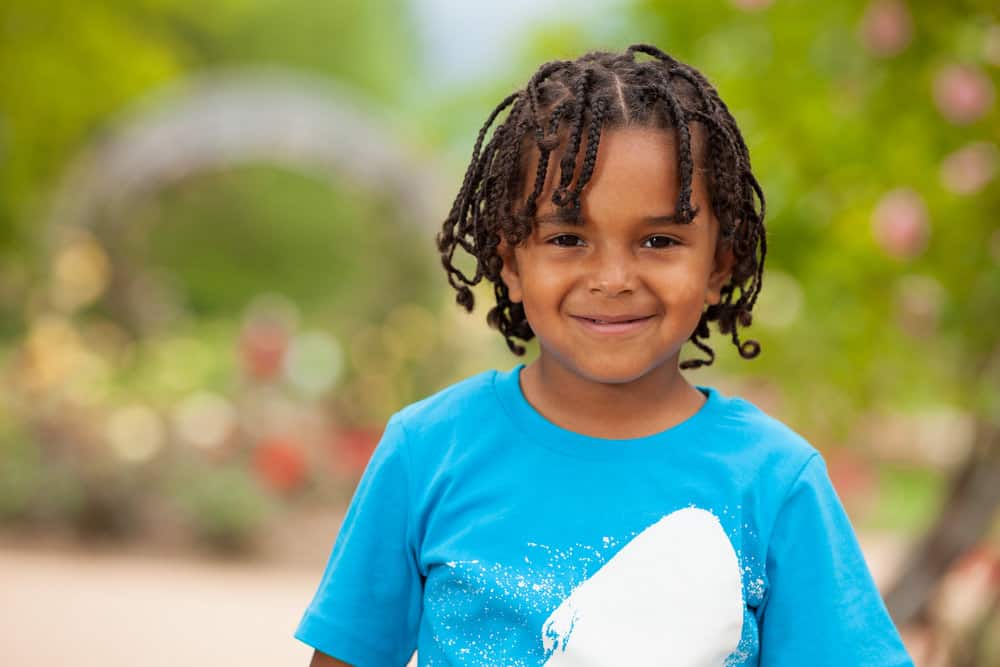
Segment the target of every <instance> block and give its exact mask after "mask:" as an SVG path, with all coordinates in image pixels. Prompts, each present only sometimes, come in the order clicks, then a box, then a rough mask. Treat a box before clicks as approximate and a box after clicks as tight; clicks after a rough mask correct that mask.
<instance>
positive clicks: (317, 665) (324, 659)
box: [309, 651, 351, 667]
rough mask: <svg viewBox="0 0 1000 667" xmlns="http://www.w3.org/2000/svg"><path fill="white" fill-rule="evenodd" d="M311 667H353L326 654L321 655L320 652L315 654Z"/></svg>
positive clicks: (310, 663)
mask: <svg viewBox="0 0 1000 667" xmlns="http://www.w3.org/2000/svg"><path fill="white" fill-rule="evenodd" d="M309 667H351V666H350V665H348V664H347V663H346V662H341V661H340V660H337V659H336V658H331V657H330V656H328V655H327V654H326V653H320V652H319V651H314V652H313V657H312V660H311V661H310V662H309Z"/></svg>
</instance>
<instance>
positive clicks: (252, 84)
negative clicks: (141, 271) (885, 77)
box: [45, 68, 445, 290]
mask: <svg viewBox="0 0 1000 667" xmlns="http://www.w3.org/2000/svg"><path fill="white" fill-rule="evenodd" d="M398 134H399V133H398V132H396V131H394V130H393V129H392V123H391V122H389V121H388V120H387V119H386V116H385V114H384V113H382V112H380V111H379V110H378V109H377V108H375V107H373V106H372V105H371V104H370V103H367V102H365V101H363V100H362V99H361V97H360V96H359V95H357V94H356V93H352V92H351V91H349V90H347V89H345V88H344V87H342V86H339V85H337V84H336V83H334V82H332V81H331V80H329V79H326V78H322V77H319V76H314V75H308V74H303V73H301V72H296V71H290V70H284V69H281V68H253V69H229V70H216V71H210V72H207V73H204V74H201V75H199V76H196V77H193V78H189V79H185V80H184V81H181V82H179V83H176V84H172V85H169V86H167V87H165V88H163V89H160V90H158V91H157V92H155V93H154V94H152V95H150V96H148V97H146V98H145V99H144V100H142V101H141V102H140V103H138V104H136V105H134V106H133V107H131V108H130V109H129V110H128V111H126V112H125V113H124V114H123V115H122V116H121V117H120V118H119V119H118V120H117V121H116V122H114V123H112V125H111V127H110V129H109V130H108V131H106V132H104V133H103V134H102V136H101V137H99V138H98V139H97V140H95V141H94V142H93V143H92V144H91V145H90V146H89V147H87V148H86V149H85V150H84V151H83V152H82V154H81V155H80V156H79V157H78V158H77V159H75V160H74V161H73V162H72V163H71V165H70V167H69V169H68V170H67V173H66V176H65V178H64V179H63V180H62V182H61V183H60V184H59V187H58V188H57V190H56V192H55V195H54V197H53V199H52V206H51V208H50V209H49V214H48V219H47V220H46V221H45V223H46V233H47V238H46V241H47V245H48V253H49V256H50V257H55V256H56V255H57V253H58V251H59V250H60V248H61V247H63V244H64V243H66V242H72V241H73V240H74V238H76V236H77V235H76V234H74V233H73V232H74V231H75V230H77V229H80V228H90V229H92V230H94V231H97V229H98V228H99V227H100V228H102V229H101V233H100V235H106V234H108V233H111V234H113V233H114V232H113V229H108V228H104V226H105V225H107V226H110V227H114V226H116V225H120V224H124V223H125V222H126V216H122V215H119V213H120V212H121V211H123V209H124V208H125V207H126V206H127V205H128V204H129V203H130V202H135V201H137V200H141V199H142V198H143V197H145V196H149V195H151V194H153V193H155V192H157V191H158V190H160V189H162V188H164V187H167V186H169V185H170V184H172V183H176V182H178V181H181V180H183V179H185V178H188V177H190V176H191V175H193V174H195V173H197V172H200V171H210V170H215V169H221V168H226V167H231V166H235V165H240V164H252V163H258V164H271V165H277V166H284V167H288V168H291V169H294V170H297V171H302V172H307V173H313V174H318V175H320V176H322V175H323V174H330V175H331V176H332V175H336V176H338V177H339V178H342V179H345V180H347V181H349V182H353V183H355V184H357V185H359V186H361V187H362V188H364V189H368V190H370V191H373V192H378V193H381V194H383V195H384V196H386V197H388V198H389V199H390V200H392V201H395V202H396V203H397V206H396V210H397V211H399V220H398V222H399V223H400V224H406V223H413V224H417V225H423V226H427V227H429V228H433V227H435V226H437V225H438V224H439V219H443V216H444V213H445V211H444V210H443V209H441V208H440V207H439V203H440V202H443V201H444V198H443V193H444V190H443V188H442V185H441V183H442V179H440V177H439V174H440V172H441V170H439V169H438V168H437V167H436V166H435V164H434V162H433V161H432V160H428V159H427V157H426V156H419V157H418V156H416V155H414V154H412V153H411V152H410V151H409V150H408V149H407V148H406V144H405V141H402V140H400V139H399V138H398ZM125 262H127V260H126V259H125V258H120V257H119V258H114V257H112V264H113V265H116V266H117V268H123V267H122V266H121V264H122V263H125ZM133 268H136V267H133ZM114 289H115V288H114V287H112V290H114Z"/></svg>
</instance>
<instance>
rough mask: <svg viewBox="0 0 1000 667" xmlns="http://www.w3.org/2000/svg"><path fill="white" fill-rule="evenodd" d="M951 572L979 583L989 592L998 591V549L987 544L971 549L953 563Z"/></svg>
mask: <svg viewBox="0 0 1000 667" xmlns="http://www.w3.org/2000/svg"><path fill="white" fill-rule="evenodd" d="M952 572H954V573H955V574H956V575H957V576H967V577H972V578H973V579H975V580H977V581H981V582H982V583H983V584H985V585H986V586H987V587H988V588H989V589H990V590H991V591H995V590H998V589H1000V547H997V546H994V545H991V544H987V543H982V544H979V545H977V546H975V547H973V549H972V550H971V551H969V552H968V553H967V554H965V555H964V556H962V557H961V558H960V559H959V560H958V562H957V563H955V565H954V566H953V568H952Z"/></svg>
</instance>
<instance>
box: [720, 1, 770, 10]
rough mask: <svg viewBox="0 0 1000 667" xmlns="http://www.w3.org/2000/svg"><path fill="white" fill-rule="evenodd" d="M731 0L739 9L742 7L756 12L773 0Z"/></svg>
mask: <svg viewBox="0 0 1000 667" xmlns="http://www.w3.org/2000/svg"><path fill="white" fill-rule="evenodd" d="M730 2H732V5H733V7H736V8H737V9H742V10H743V11H746V12H755V11H757V10H760V9H765V8H766V7H768V6H769V5H770V4H771V2H772V0H730Z"/></svg>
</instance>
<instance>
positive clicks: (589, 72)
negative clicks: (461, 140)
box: [436, 44, 767, 369]
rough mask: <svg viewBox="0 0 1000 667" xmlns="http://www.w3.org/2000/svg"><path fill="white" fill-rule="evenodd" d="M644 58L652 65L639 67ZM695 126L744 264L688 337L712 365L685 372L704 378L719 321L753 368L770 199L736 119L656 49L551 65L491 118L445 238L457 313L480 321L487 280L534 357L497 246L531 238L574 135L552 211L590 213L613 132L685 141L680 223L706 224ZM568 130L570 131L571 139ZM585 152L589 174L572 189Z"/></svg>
mask: <svg viewBox="0 0 1000 667" xmlns="http://www.w3.org/2000/svg"><path fill="white" fill-rule="evenodd" d="M640 53H641V54H645V55H647V56H651V57H652V59H649V60H637V59H636V55H637V54H640ZM508 107H509V108H510V111H509V113H508V114H507V116H506V118H505V119H504V120H503V122H502V123H500V124H499V125H498V126H497V128H496V129H495V130H494V132H493V135H492V136H491V137H490V140H489V141H488V142H487V143H486V145H485V147H484V146H483V142H484V141H485V139H486V135H487V134H488V132H489V129H490V127H491V126H492V125H493V123H494V121H495V120H496V119H497V117H498V116H499V115H500V114H501V113H502V112H503V111H504V110H505V109H507V108H508ZM691 123H698V124H699V125H700V126H701V127H702V128H703V129H704V131H705V139H704V161H705V162H706V163H707V164H706V170H705V171H706V174H707V177H708V179H707V186H708V191H709V199H710V202H711V206H712V210H713V211H714V213H715V215H716V217H717V219H718V220H719V223H720V228H721V234H720V241H719V242H720V243H727V244H730V245H731V248H732V251H733V255H734V258H735V263H734V266H733V271H732V275H731V277H730V279H729V282H728V283H727V284H726V285H725V286H723V288H722V290H721V299H720V301H719V303H717V304H713V305H710V306H708V307H707V308H706V309H705V311H704V312H703V313H702V316H701V320H700V321H699V322H698V326H697V327H695V330H694V332H692V334H691V336H690V338H689V340H690V341H691V343H692V344H693V345H694V346H695V347H697V348H698V349H699V350H701V351H702V352H704V353H705V354H706V355H707V358H705V359H689V360H687V361H684V362H682V363H681V364H680V367H681V368H685V369H687V368H698V367H700V366H707V365H710V364H711V363H712V362H713V361H714V359H715V352H714V351H713V350H712V348H711V347H710V346H709V345H708V343H707V342H706V341H707V339H708V338H709V334H710V332H709V327H708V324H709V322H717V325H718V328H719V331H720V332H721V333H723V334H729V335H730V338H731V339H732V342H733V345H735V346H736V349H737V350H738V351H739V353H740V356H741V357H743V358H744V359H752V358H754V357H756V356H757V355H758V354H760V344H759V343H758V342H757V341H754V340H746V341H741V340H740V336H739V328H740V327H748V326H750V324H751V322H752V321H753V320H752V316H751V311H752V310H753V307H754V304H755V303H756V302H757V296H758V295H759V294H760V288H761V281H762V278H763V270H764V258H765V257H766V255H767V240H766V236H765V230H764V213H765V202H764V193H763V191H762V189H761V187H760V184H759V183H758V182H757V179H756V178H755V177H754V175H753V173H752V172H751V169H750V154H749V152H748V150H747V146H746V143H745V142H744V140H743V136H742V135H741V134H740V131H739V128H738V127H737V126H736V121H735V119H734V118H733V116H732V114H731V113H730V112H729V109H728V107H727V106H726V104H725V103H724V102H723V101H722V99H721V98H720V97H719V94H718V92H717V91H716V89H715V88H714V87H713V86H712V85H711V84H710V83H709V82H708V80H707V79H706V78H705V77H704V76H703V75H702V74H701V73H700V72H698V71H697V70H696V69H694V68H693V67H691V66H689V65H686V64H684V63H682V62H680V61H678V60H676V59H675V58H673V57H671V56H670V55H668V54H666V53H664V52H663V51H661V50H659V49H658V48H656V47H655V46H651V45H648V44H634V45H632V46H630V47H628V48H627V49H626V50H625V51H624V53H612V52H607V51H592V52H590V53H587V54H585V55H583V56H581V57H580V58H578V59H576V60H574V61H568V60H557V61H552V62H548V63H545V64H543V65H542V66H541V67H540V68H539V69H538V70H537V71H536V72H535V74H534V75H533V76H532V77H531V79H530V80H529V81H528V84H527V85H526V86H525V88H523V89H521V90H518V91H516V92H514V93H512V94H510V95H509V96H507V97H506V98H505V99H504V100H503V101H502V102H500V104H498V105H497V107H496V108H495V109H494V110H493V111H492V113H490V115H489V117H488V118H487V119H486V123H485V124H484V125H483V127H482V129H481V130H480V131H479V136H478V137H477V138H476V143H475V146H474V147H473V150H472V160H471V161H470V163H469V166H468V169H467V170H466V173H465V178H464V180H463V181H462V187H461V189H460V190H459V192H458V196H457V197H456V198H455V202H454V204H453V205H452V208H451V212H450V213H449V214H448V217H447V218H446V219H445V221H444V224H443V226H442V229H441V232H440V233H438V235H437V237H436V241H437V247H438V250H439V251H440V252H441V262H442V265H443V266H444V269H445V271H446V272H447V276H448V282H449V284H450V285H451V286H452V287H453V288H454V289H455V291H456V292H457V295H456V299H455V300H456V302H457V303H458V304H460V305H461V306H463V307H464V308H465V309H466V310H467V311H472V309H473V306H474V303H475V300H474V297H473V294H472V290H471V289H470V286H473V285H476V284H478V283H479V282H480V281H481V280H482V279H483V278H485V279H486V280H489V281H490V282H492V283H493V286H494V295H495V297H496V306H494V307H493V308H491V309H490V311H489V313H488V314H487V317H486V319H487V322H488V323H489V325H490V326H491V327H493V328H495V329H497V330H499V331H500V333H501V334H503V337H504V340H505V341H506V342H507V346H508V348H509V349H510V350H511V351H512V352H513V353H514V354H516V355H523V354H524V352H525V348H524V346H523V345H520V344H518V343H517V342H515V340H514V339H520V340H522V341H529V340H531V339H532V338H534V335H535V334H534V332H533V331H532V330H531V326H530V325H529V324H528V321H527V319H526V317H525V313H524V307H523V305H522V304H521V303H515V302H512V301H511V300H510V297H509V293H508V291H507V286H506V285H505V284H504V282H503V280H502V279H501V276H500V271H501V269H502V267H503V260H502V259H501V257H500V255H499V252H498V247H499V245H500V241H501V237H502V238H503V239H505V240H506V241H507V242H508V243H510V244H512V245H517V244H519V243H520V242H521V241H523V240H524V239H525V238H526V237H527V236H529V235H530V234H531V229H532V224H533V221H534V216H535V213H536V211H537V206H538V198H539V197H540V196H541V193H542V189H543V187H544V183H545V179H546V175H547V173H548V170H549V161H550V157H551V155H552V153H553V152H555V150H556V149H557V148H558V147H559V146H560V144H561V135H565V143H566V148H565V150H564V151H563V154H562V157H561V159H560V162H559V165H558V168H559V179H558V182H557V185H556V188H555V191H554V192H553V194H552V203H553V204H554V205H555V206H557V207H558V208H560V209H564V210H565V212H566V213H567V214H570V215H571V216H572V215H577V214H578V213H579V209H580V198H581V195H582V193H583V189H584V188H585V187H586V185H587V183H588V182H589V181H590V178H591V176H592V175H593V171H594V164H595V163H596V161H597V151H598V147H599V145H600V140H601V133H602V130H603V129H613V128H617V127H624V126H645V127H653V128H658V129H665V130H669V129H672V130H674V131H675V132H676V135H677V160H678V166H679V169H678V175H679V181H680V183H679V187H678V195H677V203H676V209H675V216H676V218H677V220H679V221H680V222H682V223H690V222H691V221H692V220H693V219H694V218H695V217H696V216H697V214H698V209H697V208H696V207H695V206H693V205H692V203H691V190H692V179H693V174H694V170H695V155H694V153H693V146H692V142H693V134H692V132H691V127H690V124H691ZM563 125H565V131H564V132H562V133H560V127H563ZM585 134H586V141H585V144H584V143H583V141H584V135H585ZM532 142H533V143H534V147H535V148H536V149H537V151H538V156H539V160H538V166H537V168H536V170H535V173H534V183H533V184H532V188H531V191H530V193H529V194H528V197H527V200H526V201H525V203H524V204H523V206H520V207H518V204H517V201H518V195H519V193H521V192H522V188H523V187H524V185H525V180H524V179H526V178H528V177H529V175H528V174H526V173H525V171H526V169H525V167H524V164H525V157H526V155H527V154H528V153H529V149H530V148H531V147H532ZM581 144H583V146H582V148H583V150H582V152H583V164H582V165H581V167H580V173H579V175H578V176H577V183H576V185H575V187H571V186H572V181H573V175H574V173H575V172H576V167H577V162H578V160H579V159H580V153H581ZM758 204H759V206H758ZM459 246H461V247H462V249H463V250H465V251H466V252H467V253H468V254H470V255H471V256H472V257H474V258H475V259H476V273H475V275H474V276H472V277H468V276H466V275H465V274H463V273H462V272H461V271H460V270H459V269H457V268H456V267H455V265H454V264H453V262H452V259H453V257H454V253H455V249H456V248H457V247H459Z"/></svg>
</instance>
